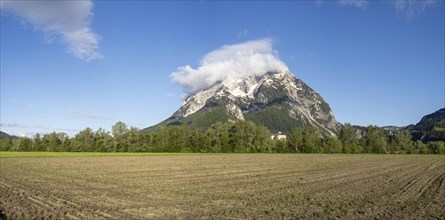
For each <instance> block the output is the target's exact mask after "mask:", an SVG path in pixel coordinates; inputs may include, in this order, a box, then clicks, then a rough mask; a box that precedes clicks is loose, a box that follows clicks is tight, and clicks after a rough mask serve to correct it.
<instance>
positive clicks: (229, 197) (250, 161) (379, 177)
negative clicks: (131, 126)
mask: <svg viewBox="0 0 445 220" xmlns="http://www.w3.org/2000/svg"><path fill="white" fill-rule="evenodd" d="M0 209H1V210H2V212H3V215H6V217H7V218H8V219H22V218H25V219H29V218H31V219H34V218H36V219H37V218H38V219H41V218H44V219H52V218H53V219H142V218H149V219H153V218H156V219H158V218H161V219H166V218H167V219H171V218H185V219H196V218H199V219H201V218H206V219H207V218H215V219H245V218H248V219H253V218H255V219H281V218H285V219H288V218H292V219H294V218H305V219H307V218H309V219H319V218H341V219H351V218H356V219H369V218H383V219H425V218H426V219H444V218H445V156H443V155H315V154H314V155H308V154H306V155H304V154H213V155H207V154H203V155H200V154H190V155H167V156H103V157H40V158H37V157H36V158H1V159H0Z"/></svg>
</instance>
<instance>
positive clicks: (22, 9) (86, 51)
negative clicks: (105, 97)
mask: <svg viewBox="0 0 445 220" xmlns="http://www.w3.org/2000/svg"><path fill="white" fill-rule="evenodd" d="M0 6H1V9H2V10H8V11H12V12H14V13H15V14H16V15H18V16H19V17H20V18H21V19H22V20H23V21H25V22H29V23H31V24H32V25H33V26H34V27H35V28H36V29H37V30H39V31H42V32H44V33H45V38H46V39H49V40H48V42H51V41H52V39H53V38H54V37H57V38H58V39H60V40H61V41H62V42H63V43H64V44H66V45H67V51H68V52H69V53H71V54H73V55H74V56H75V57H77V58H79V59H82V60H85V61H90V60H94V59H100V58H102V54H100V53H99V52H98V47H99V41H100V37H99V36H98V35H97V34H95V33H94V32H93V31H92V30H91V28H90V22H91V17H92V15H93V14H92V9H93V3H92V1H91V0H83V1H1V5H0Z"/></svg>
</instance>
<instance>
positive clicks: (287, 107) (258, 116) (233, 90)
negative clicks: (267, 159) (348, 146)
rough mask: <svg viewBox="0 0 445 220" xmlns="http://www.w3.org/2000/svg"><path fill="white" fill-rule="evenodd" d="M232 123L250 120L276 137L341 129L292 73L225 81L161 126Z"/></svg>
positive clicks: (325, 106) (195, 97) (197, 96)
mask: <svg viewBox="0 0 445 220" xmlns="http://www.w3.org/2000/svg"><path fill="white" fill-rule="evenodd" d="M230 120H250V121H253V122H255V123H257V124H260V125H263V126H265V127H267V128H268V129H269V130H270V131H271V132H272V133H275V132H279V131H281V132H283V133H290V131H291V130H292V129H293V128H295V127H304V126H313V127H316V128H318V129H319V130H320V132H321V133H323V134H325V135H330V136H333V135H335V132H336V131H337V130H338V129H339V127H340V126H341V125H340V124H339V123H338V122H337V121H336V119H335V117H334V114H333V113H332V111H331V108H330V107H329V104H328V103H326V102H325V101H324V100H323V98H322V97H321V96H320V95H319V94H318V93H317V92H315V91H314V90H313V89H311V88H310V87H309V86H307V85H306V84H305V83H304V82H303V81H302V80H301V79H298V78H297V77H295V76H294V75H293V74H292V73H291V72H289V71H288V70H282V71H278V72H268V73H265V74H263V75H261V76H248V77H245V78H242V79H231V78H229V79H225V80H223V81H221V82H217V83H215V84H214V85H212V86H211V87H210V88H207V89H204V90H201V91H198V92H196V93H195V94H193V95H191V96H189V97H188V98H187V99H185V100H184V102H183V104H182V106H181V107H180V108H179V109H178V110H177V111H176V112H175V113H174V114H173V115H172V117H170V118H168V119H166V120H165V121H163V122H161V123H159V124H158V125H155V126H153V127H149V128H146V129H144V130H145V131H149V130H153V129H155V128H156V127H157V126H159V125H164V126H173V125H189V126H190V127H194V128H201V129H207V128H208V127H210V126H211V125H212V124H214V123H216V122H218V121H221V122H226V121H230Z"/></svg>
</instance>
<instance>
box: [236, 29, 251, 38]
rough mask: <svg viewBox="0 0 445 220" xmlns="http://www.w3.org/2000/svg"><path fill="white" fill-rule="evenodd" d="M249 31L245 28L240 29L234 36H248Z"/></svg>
mask: <svg viewBox="0 0 445 220" xmlns="http://www.w3.org/2000/svg"><path fill="white" fill-rule="evenodd" d="M249 34H250V33H249V31H248V30H247V29H242V30H240V31H239V32H238V34H237V35H236V37H237V38H238V39H241V38H244V37H247V36H249Z"/></svg>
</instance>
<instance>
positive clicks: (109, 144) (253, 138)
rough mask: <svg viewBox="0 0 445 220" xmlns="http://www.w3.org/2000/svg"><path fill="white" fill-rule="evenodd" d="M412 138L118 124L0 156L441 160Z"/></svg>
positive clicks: (15, 142) (15, 147)
mask: <svg viewBox="0 0 445 220" xmlns="http://www.w3.org/2000/svg"><path fill="white" fill-rule="evenodd" d="M412 138H413V137H412V135H411V133H410V132H409V131H408V130H398V131H395V132H391V133H389V134H387V133H386V134H385V132H384V131H383V129H381V128H379V127H377V126H372V125H371V126H368V127H366V130H365V132H364V135H362V136H361V137H360V138H359V137H358V135H357V131H356V129H354V127H353V126H351V125H350V124H345V125H344V126H342V128H341V129H340V131H339V132H338V134H337V136H336V137H329V136H325V137H324V136H322V135H321V134H320V133H319V131H318V130H317V129H316V128H314V127H304V128H295V129H293V130H292V132H291V133H290V134H288V135H287V138H286V139H282V140H277V139H272V138H271V133H270V131H269V130H268V129H267V128H266V127H264V126H261V125H257V124H255V123H254V122H251V121H236V122H226V123H221V122H218V123H216V124H213V125H212V126H211V127H210V128H209V129H207V130H206V131H205V132H203V131H201V130H198V129H192V128H189V127H187V126H168V127H164V126H160V127H159V128H158V129H157V130H156V131H152V132H140V131H139V130H138V129H136V128H134V127H128V126H127V125H126V124H125V123H122V122H117V123H116V124H115V125H113V126H112V129H111V132H108V131H106V130H104V129H102V128H100V129H98V130H97V131H93V130H92V129H90V128H86V129H84V130H82V131H80V132H79V133H77V134H76V135H75V136H74V137H72V138H70V137H69V136H68V135H67V134H65V133H56V132H53V133H50V134H45V135H43V136H41V135H40V134H36V135H35V136H34V137H33V138H32V139H30V138H20V139H13V138H7V137H6V138H2V139H1V140H0V151H55V152H201V153H219V152H222V153H257V152H259V153H347V154H357V153H378V154H388V153H391V154H445V144H444V142H443V141H428V142H426V143H424V142H422V141H420V140H417V141H412Z"/></svg>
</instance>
